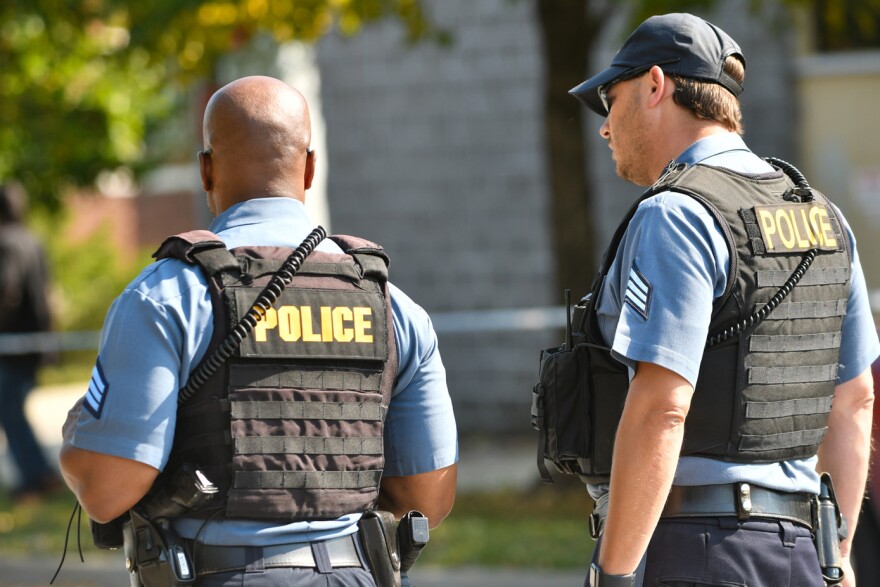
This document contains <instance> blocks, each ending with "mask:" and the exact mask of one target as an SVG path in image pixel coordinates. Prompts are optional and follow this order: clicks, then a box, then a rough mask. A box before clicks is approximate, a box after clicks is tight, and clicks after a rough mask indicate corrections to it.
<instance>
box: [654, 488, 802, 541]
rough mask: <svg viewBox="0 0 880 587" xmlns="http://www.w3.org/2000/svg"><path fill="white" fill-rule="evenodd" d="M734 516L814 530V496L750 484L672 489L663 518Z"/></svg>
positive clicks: (741, 518)
mask: <svg viewBox="0 0 880 587" xmlns="http://www.w3.org/2000/svg"><path fill="white" fill-rule="evenodd" d="M712 516H736V517H737V518H739V519H740V520H747V519H749V518H750V517H757V518H771V519H777V520H788V521H790V522H795V523H798V524H802V525H803V526H806V527H807V528H810V529H811V530H812V529H813V496H812V495H810V494H808V493H789V492H785V491H776V490H773V489H767V488H766V487H759V486H757V485H751V484H749V483H731V484H726V485H697V486H682V485H673V486H672V490H671V491H670V492H669V497H668V498H667V499H666V505H665V506H664V508H663V513H662V514H661V517H662V518H696V517H712Z"/></svg>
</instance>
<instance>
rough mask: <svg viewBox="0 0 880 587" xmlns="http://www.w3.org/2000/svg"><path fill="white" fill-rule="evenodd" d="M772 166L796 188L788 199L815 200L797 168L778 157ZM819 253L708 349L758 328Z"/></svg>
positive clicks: (713, 338) (812, 251) (814, 251)
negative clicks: (765, 301)
mask: <svg viewBox="0 0 880 587" xmlns="http://www.w3.org/2000/svg"><path fill="white" fill-rule="evenodd" d="M765 161H767V162H768V163H770V164H771V165H775V166H776V167H778V168H779V169H781V170H782V171H783V173H785V175H787V176H788V177H789V179H791V180H792V181H793V182H794V184H795V188H793V189H792V190H789V192H786V194H785V195H783V197H784V198H786V199H791V200H795V201H799V202H800V201H803V202H809V201H812V200H813V193H812V190H811V188H810V184H809V183H807V178H805V177H804V174H803V173H801V172H800V171H799V170H798V168H797V167H795V166H794V165H792V164H791V163H788V162H787V161H783V160H782V159H777V158H776V157H767V158H766V159H765ZM818 253H819V250H818V249H810V250H809V251H807V252H806V254H805V255H804V258H803V259H801V262H800V263H798V266H797V267H796V268H795V270H794V273H792V274H791V276H790V277H789V278H788V279H787V280H786V281H785V283H784V284H783V285H782V287H781V288H779V291H777V292H776V293H775V294H774V295H773V297H772V298H770V301H768V302H767V303H766V304H765V305H764V306H763V307H762V308H761V309H760V310H757V311H756V312H755V313H754V314H752V315H751V316H749V317H748V318H745V319H744V320H742V321H740V322H738V323H736V324H734V325H732V326H728V327H727V328H725V329H724V330H722V331H721V332H719V333H718V334H715V335H712V336H710V337H709V339H708V340H707V341H706V348H710V347H713V346H715V345H717V344H720V343H722V342H724V341H725V340H728V339H730V338H731V337H734V336H736V335H738V334H740V333H742V332H743V331H745V330H748V329H751V328H755V327H757V326H758V325H759V324H760V323H761V322H763V321H764V320H765V319H766V318H767V316H769V315H770V312H772V311H773V310H774V309H776V306H778V305H779V304H781V303H782V300H784V299H785V298H786V297H787V296H788V294H790V293H791V290H793V289H794V286H796V285H797V284H798V282H799V281H800V280H801V278H802V277H803V276H804V273H806V272H807V269H809V267H810V265H811V264H812V263H813V260H814V259H815V258H816V255H817V254H818Z"/></svg>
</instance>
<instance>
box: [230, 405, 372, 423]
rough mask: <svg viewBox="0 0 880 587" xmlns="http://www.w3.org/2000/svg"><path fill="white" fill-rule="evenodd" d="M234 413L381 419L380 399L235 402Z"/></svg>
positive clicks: (259, 416)
mask: <svg viewBox="0 0 880 587" xmlns="http://www.w3.org/2000/svg"><path fill="white" fill-rule="evenodd" d="M232 417H233V418H235V419H239V420H248V419H264V420H265V419H268V420H276V419H278V420H304V419H305V420H350V421H374V422H377V421H381V420H382V406H381V404H378V403H352V402H347V403H337V402H308V401H305V402H304V401H257V402H237V401H233V402H232Z"/></svg>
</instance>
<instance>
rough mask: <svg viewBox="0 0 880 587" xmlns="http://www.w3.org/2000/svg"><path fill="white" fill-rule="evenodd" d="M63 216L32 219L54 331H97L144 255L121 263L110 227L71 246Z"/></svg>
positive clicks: (146, 260)
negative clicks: (48, 281) (47, 279)
mask: <svg viewBox="0 0 880 587" xmlns="http://www.w3.org/2000/svg"><path fill="white" fill-rule="evenodd" d="M68 222H69V219H68V218H67V217H66V216H65V215H63V214H62V215H49V214H45V213H42V214H40V213H38V214H36V215H35V216H34V218H33V219H32V222H31V224H32V226H33V228H34V230H35V231H36V232H37V233H38V234H39V235H40V236H41V239H42V242H43V245H44V246H45V248H46V254H47V256H48V258H49V265H50V268H51V271H52V291H53V300H52V302H53V312H54V316H55V327H56V329H57V330H61V331H71V330H77V331H78V330H99V329H100V328H101V326H102V324H103V323H104V316H105V315H106V313H107V310H108V309H109V307H110V303H111V302H112V301H113V299H114V298H116V296H118V295H119V294H120V293H121V292H122V290H123V289H124V288H125V286H126V285H127V284H128V283H129V282H130V281H131V280H132V279H133V278H134V277H135V276H136V275H137V274H138V273H139V272H140V270H141V269H142V268H143V267H144V266H145V265H146V264H148V263H149V262H150V261H151V259H150V255H149V253H148V252H147V251H143V252H141V253H140V254H139V255H137V257H136V258H134V259H131V260H126V259H123V258H122V256H121V255H120V254H119V251H117V250H116V248H115V247H114V245H113V244H112V239H111V238H110V237H109V227H108V226H103V227H101V229H99V230H98V231H96V232H95V233H94V234H92V235H90V236H89V237H87V238H85V239H83V240H80V241H77V242H70V239H69V238H68V237H67V236H66V233H67V231H66V227H67V224H68Z"/></svg>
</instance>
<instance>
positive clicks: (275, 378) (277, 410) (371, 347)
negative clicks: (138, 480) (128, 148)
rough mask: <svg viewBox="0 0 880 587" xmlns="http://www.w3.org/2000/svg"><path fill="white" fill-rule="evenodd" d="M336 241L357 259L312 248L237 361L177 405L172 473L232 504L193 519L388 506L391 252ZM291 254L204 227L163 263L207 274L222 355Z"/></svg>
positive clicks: (393, 362) (332, 513)
mask: <svg viewBox="0 0 880 587" xmlns="http://www.w3.org/2000/svg"><path fill="white" fill-rule="evenodd" d="M330 238H331V239H332V240H334V241H335V242H336V243H337V244H338V245H339V246H340V247H341V248H342V250H343V251H344V253H343V254H334V253H325V252H321V251H315V252H313V253H312V254H311V255H310V256H309V257H308V259H307V260H306V261H305V262H304V263H303V265H302V267H301V269H300V270H299V272H298V273H297V274H296V276H295V277H294V279H293V281H292V282H291V284H290V285H288V286H287V288H286V289H284V291H283V292H282V293H281V295H280V296H279V298H278V300H277V302H276V303H275V304H274V306H273V307H272V309H270V310H269V311H267V312H265V313H264V315H263V317H262V319H261V320H260V321H259V322H258V323H257V325H256V327H255V328H254V330H253V332H251V333H250V334H249V335H248V336H247V337H245V338H244V340H243V341H241V344H240V345H239V346H238V349H237V351H236V352H235V354H234V355H233V356H232V358H230V359H229V360H228V361H227V363H226V365H225V366H224V367H223V368H221V369H219V370H218V371H217V372H216V373H215V374H214V375H213V376H211V378H209V379H208V380H207V382H206V383H205V384H204V385H203V386H202V387H201V388H199V390H198V391H197V392H196V394H195V395H194V396H193V397H192V398H191V399H190V400H189V401H187V402H186V403H184V404H183V405H180V406H179V407H178V414H177V427H176V429H175V437H174V445H173V448H172V451H171V457H170V461H169V463H168V466H167V467H166V469H165V471H166V472H168V473H169V474H172V473H173V472H174V471H175V470H177V469H179V468H180V467H181V466H183V465H184V464H190V465H197V466H198V467H199V468H200V470H201V471H202V472H203V473H204V474H205V476H206V477H207V478H208V479H209V480H210V481H212V482H213V483H214V484H215V485H217V486H218V488H219V493H218V495H219V496H220V497H221V499H220V500H216V499H215V500H214V502H213V503H211V505H210V509H206V510H205V511H196V512H191V513H188V514H187V515H188V516H203V517H206V516H211V519H223V518H238V519H264V520H275V521H294V520H319V519H333V518H337V517H339V516H342V515H345V514H350V513H355V512H364V511H367V510H370V509H374V508H375V506H376V502H377V499H378V488H379V481H380V479H381V476H382V469H383V466H384V451H383V429H384V421H385V415H386V412H387V409H388V405H389V402H390V398H391V391H392V387H393V385H394V380H395V378H396V376H397V362H398V361H397V346H396V342H395V336H394V329H393V325H392V314H391V306H390V298H389V296H388V288H387V279H388V271H387V266H388V258H387V257H386V256H385V253H384V252H383V251H382V249H381V247H379V246H378V245H376V244H374V243H371V242H368V241H364V240H361V239H357V238H353V237H345V236H333V237H330ZM291 252H292V249H287V248H281V247H241V248H237V249H233V250H231V251H228V250H227V249H226V247H225V245H224V244H223V242H222V241H221V240H220V239H219V237H217V236H216V235H214V234H212V233H210V232H207V231H194V232H190V233H185V234H181V235H177V236H174V237H171V238H169V239H168V240H166V241H165V243H163V245H162V246H161V247H160V249H159V250H158V251H157V253H156V255H155V256H156V257H157V258H159V259H161V258H166V257H173V258H177V259H180V260H182V261H184V262H186V263H190V264H195V265H198V266H199V267H200V268H201V269H202V271H203V272H204V274H205V276H206V277H207V279H208V284H209V290H210V294H211V300H212V304H213V307H214V335H213V338H212V340H211V344H210V348H209V349H208V352H207V353H206V357H210V356H211V354H212V352H213V351H214V350H215V349H216V348H218V346H219V345H221V343H223V342H224V340H225V339H226V338H227V335H228V334H229V332H230V331H231V329H232V327H233V326H234V325H235V324H237V323H238V321H239V320H240V319H241V317H242V316H243V315H244V314H245V313H246V312H247V311H248V310H249V309H250V308H251V306H252V305H253V301H254V299H255V298H256V297H257V295H258V294H259V292H260V291H261V290H262V289H263V287H264V286H265V285H266V283H267V282H268V280H269V279H270V278H271V276H272V275H273V274H274V273H275V272H276V271H277V270H278V268H279V267H280V266H281V264H282V263H283V261H284V260H285V259H286V258H287V257H288V255H289V254H290V253H291ZM163 477H165V474H163V475H162V476H160V479H159V481H157V483H160V482H161V481H162V479H163Z"/></svg>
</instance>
